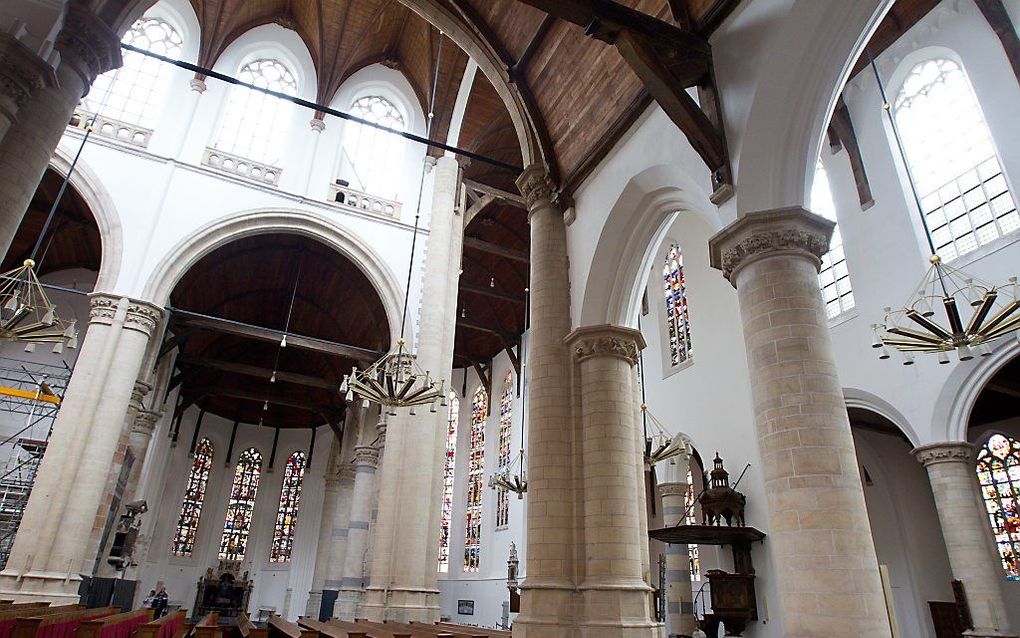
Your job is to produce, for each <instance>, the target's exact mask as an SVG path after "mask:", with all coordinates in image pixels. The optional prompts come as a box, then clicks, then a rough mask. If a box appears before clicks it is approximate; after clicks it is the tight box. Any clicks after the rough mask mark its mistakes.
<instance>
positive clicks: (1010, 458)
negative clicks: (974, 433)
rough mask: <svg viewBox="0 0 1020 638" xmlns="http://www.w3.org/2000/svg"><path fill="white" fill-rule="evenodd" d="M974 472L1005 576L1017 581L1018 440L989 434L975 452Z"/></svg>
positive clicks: (1019, 518)
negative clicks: (976, 475) (975, 467)
mask: <svg viewBox="0 0 1020 638" xmlns="http://www.w3.org/2000/svg"><path fill="white" fill-rule="evenodd" d="M977 474H978V482H979V483H980V484H981V494H982V496H983V497H984V501H985V509H986V510H987V511H988V519H989V520H990V521H991V523H992V535H993V537H994V539H995V545H996V547H997V548H998V550H999V558H1000V559H1001V560H1002V568H1003V570H1004V571H1005V572H1006V579H1007V580H1017V581H1020V441H1018V440H1016V439H1014V438H1011V437H1006V436H1003V435H1001V434H994V435H992V436H991V437H989V439H988V441H987V442H986V443H985V445H984V447H982V448H981V450H980V451H979V452H978V462H977Z"/></svg>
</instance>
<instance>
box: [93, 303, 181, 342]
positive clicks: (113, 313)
mask: <svg viewBox="0 0 1020 638" xmlns="http://www.w3.org/2000/svg"><path fill="white" fill-rule="evenodd" d="M89 306H90V309H89V324H90V325H91V324H104V325H111V324H112V323H113V321H114V319H116V318H117V314H118V312H120V310H121V308H122V307H123V310H124V327H125V328H130V329H132V330H137V331H138V332H143V333H145V335H146V336H148V337H151V336H152V333H153V332H155V330H156V326H158V325H159V321H160V319H162V318H163V309H162V308H160V307H159V306H157V305H155V304H152V303H149V302H148V301H142V300H139V299H131V298H129V297H122V296H120V295H113V294H110V293H105V292H93V293H90V294H89Z"/></svg>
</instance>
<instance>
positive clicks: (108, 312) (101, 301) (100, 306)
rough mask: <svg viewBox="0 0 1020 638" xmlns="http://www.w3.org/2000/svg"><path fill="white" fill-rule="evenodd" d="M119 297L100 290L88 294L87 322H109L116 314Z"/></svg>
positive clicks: (111, 321)
mask: <svg viewBox="0 0 1020 638" xmlns="http://www.w3.org/2000/svg"><path fill="white" fill-rule="evenodd" d="M119 305H120V297H117V296H114V295H108V294H106V293H102V292H94V293H92V294H91V295H89V323H90V324H93V323H99V324H107V325H109V324H111V323H113V320H114V318H116V316H117V307H118V306H119Z"/></svg>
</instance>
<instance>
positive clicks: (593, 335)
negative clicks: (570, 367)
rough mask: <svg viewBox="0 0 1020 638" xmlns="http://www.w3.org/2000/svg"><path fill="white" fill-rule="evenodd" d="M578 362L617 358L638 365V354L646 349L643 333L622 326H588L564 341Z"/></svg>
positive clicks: (568, 336) (572, 333)
mask: <svg viewBox="0 0 1020 638" xmlns="http://www.w3.org/2000/svg"><path fill="white" fill-rule="evenodd" d="M563 341H564V342H565V343H566V344H567V347H569V348H570V350H571V351H572V352H573V353H574V358H575V359H577V361H578V362H580V361H584V360H586V359H591V358H593V357H616V358H618V359H623V360H624V361H626V362H627V363H629V364H630V365H632V366H633V365H637V362H638V354H639V353H640V352H641V350H643V349H644V347H645V339H644V337H642V336H641V333H640V332H638V331H637V330H634V329H632V328H623V327H621V326H611V325H603V326H586V327H584V328H578V329H577V330H575V331H573V332H571V333H570V334H569V335H567V336H566V338H564V340H563Z"/></svg>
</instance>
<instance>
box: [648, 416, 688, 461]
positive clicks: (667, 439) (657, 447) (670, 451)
mask: <svg viewBox="0 0 1020 638" xmlns="http://www.w3.org/2000/svg"><path fill="white" fill-rule="evenodd" d="M641 415H642V418H643V419H644V420H645V423H651V425H652V430H653V431H652V432H650V433H649V432H648V429H647V427H646V430H645V466H646V467H647V468H648V469H649V470H652V469H654V468H655V464H656V463H659V462H661V461H668V460H669V459H672V458H675V457H677V456H680V455H681V454H683V453H685V452H687V453H690V448H689V445H688V442H687V438H686V437H685V436H684V435H683V434H676V435H672V434H670V433H669V432H668V431H667V430H666V428H665V427H664V426H663V425H662V423H660V422H659V420H658V419H656V418H655V416H654V415H652V413H651V412H650V411H649V410H648V405H647V404H645V403H642V404H641Z"/></svg>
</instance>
